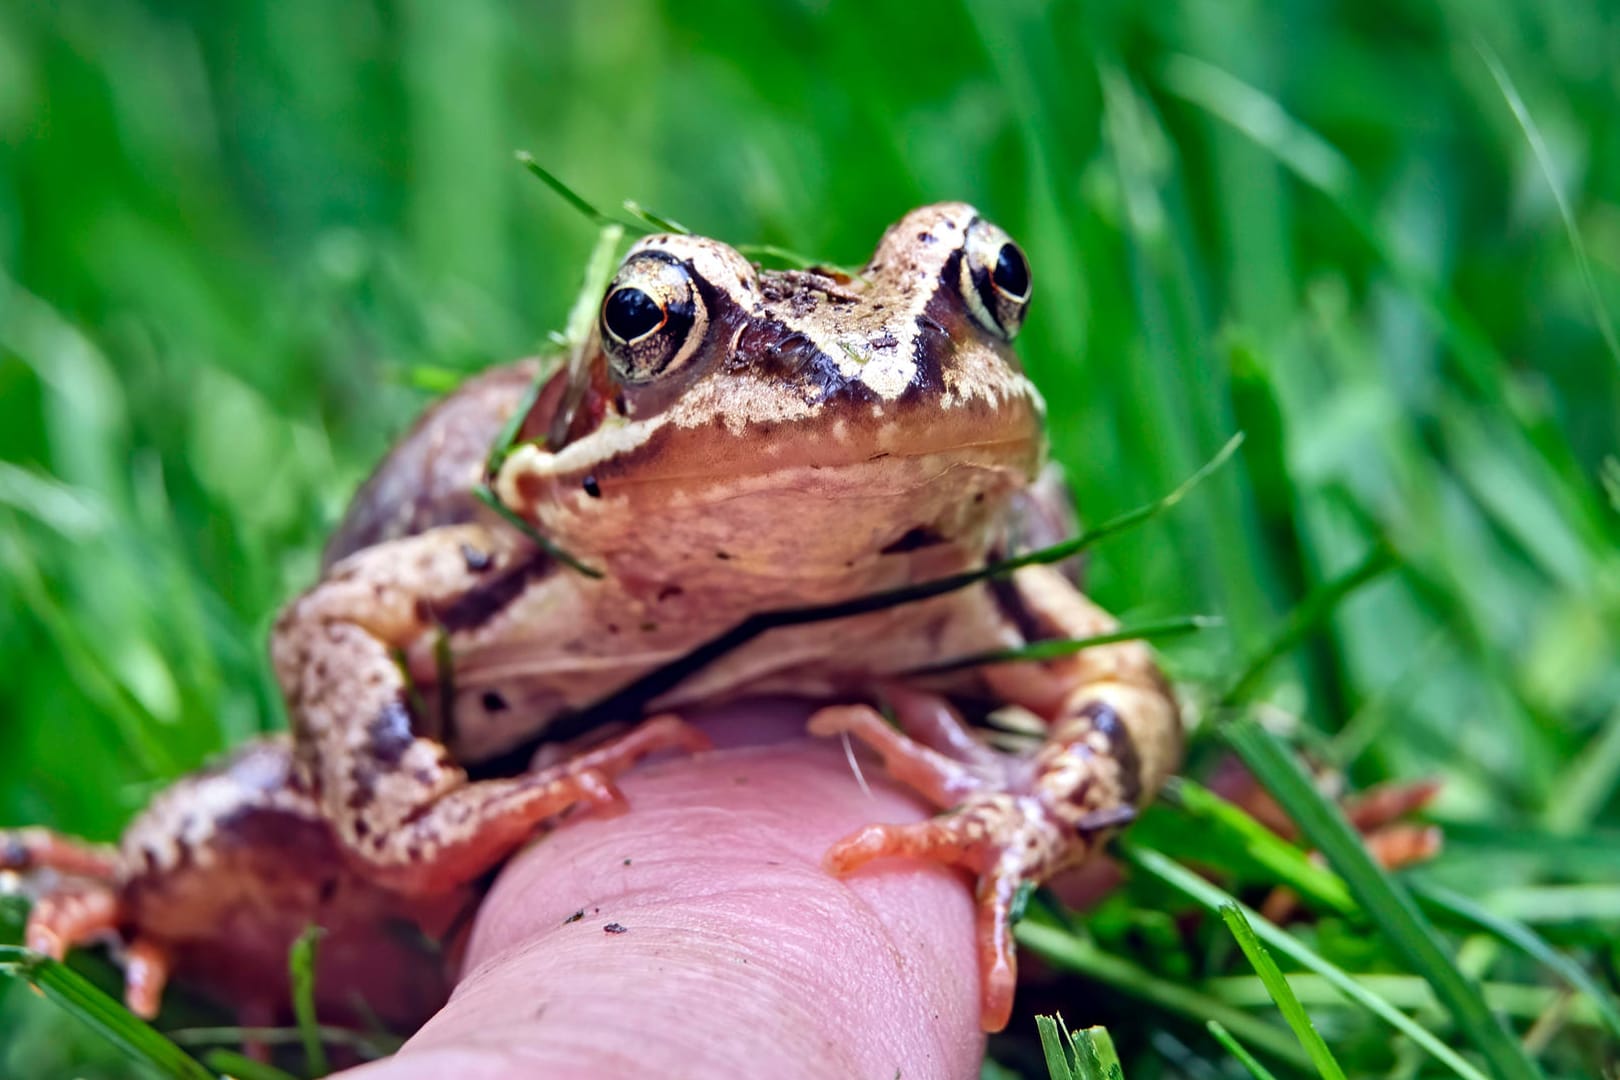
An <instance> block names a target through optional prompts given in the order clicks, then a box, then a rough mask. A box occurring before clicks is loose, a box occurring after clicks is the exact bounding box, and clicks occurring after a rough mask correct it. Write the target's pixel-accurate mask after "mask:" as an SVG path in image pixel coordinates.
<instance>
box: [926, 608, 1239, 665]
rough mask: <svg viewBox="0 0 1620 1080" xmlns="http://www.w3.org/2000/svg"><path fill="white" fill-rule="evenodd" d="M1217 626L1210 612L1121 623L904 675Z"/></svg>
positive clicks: (1157, 638) (1054, 655)
mask: <svg viewBox="0 0 1620 1080" xmlns="http://www.w3.org/2000/svg"><path fill="white" fill-rule="evenodd" d="M1219 625H1221V620H1220V619H1218V618H1214V617H1212V616H1209V615H1183V616H1181V617H1179V618H1174V619H1164V620H1161V621H1159V622H1151V623H1140V624H1138V625H1136V626H1122V627H1120V628H1119V629H1118V630H1114V631H1110V632H1109V633H1106V634H1095V635H1093V636H1091V637H1084V638H1054V639H1052V640H1050V641H1037V642H1034V643H1032V644H1029V645H1024V646H1021V647H1019V648H1016V649H993V650H991V651H989V652H982V653H973V654H972V655H970V656H959V657H956V658H954V659H951V660H944V661H941V662H940V663H937V664H927V665H925V666H923V667H918V668H912V669H911V670H910V671H907V672H905V673H904V674H906V675H938V674H941V673H942V672H947V671H961V670H963V669H964V668H973V667H981V666H983V665H985V664H1010V663H1021V662H1029V661H1039V660H1055V659H1057V658H1058V657H1060V656H1073V655H1074V654H1075V653H1078V652H1084V651H1085V650H1086V649H1093V648H1096V647H1097V646H1098V645H1112V644H1114V643H1116V642H1120V641H1160V640H1163V639H1164V638H1172V637H1180V636H1182V635H1183V634H1193V633H1197V632H1198V631H1200V630H1207V629H1209V628H1210V627H1212V626H1219Z"/></svg>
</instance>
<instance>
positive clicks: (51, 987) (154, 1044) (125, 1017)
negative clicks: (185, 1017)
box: [0, 945, 215, 1080]
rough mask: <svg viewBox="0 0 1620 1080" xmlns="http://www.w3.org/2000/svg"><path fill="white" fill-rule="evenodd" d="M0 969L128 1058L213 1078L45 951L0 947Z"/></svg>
mask: <svg viewBox="0 0 1620 1080" xmlns="http://www.w3.org/2000/svg"><path fill="white" fill-rule="evenodd" d="M0 972H3V973H5V974H7V975H13V976H15V977H17V978H19V979H22V980H24V981H25V982H27V983H28V984H29V985H30V986H32V987H34V988H35V989H37V990H39V991H40V992H41V993H43V994H44V995H45V996H46V997H48V998H50V999H51V1000H52V1001H54V1002H56V1003H57V1004H58V1005H60V1006H61V1007H62V1008H64V1009H66V1010H67V1011H68V1013H69V1014H71V1015H72V1016H73V1017H74V1018H75V1019H77V1020H78V1021H80V1022H81V1023H83V1024H85V1025H87V1026H89V1027H92V1028H94V1029H95V1030H97V1031H99V1032H100V1033H101V1034H102V1035H103V1036H105V1037H106V1038H107V1039H108V1040H109V1041H110V1042H112V1043H113V1045H115V1046H117V1047H118V1049H119V1050H121V1051H123V1053H124V1055H125V1056H126V1057H128V1058H129V1059H130V1060H131V1061H133V1062H136V1063H138V1064H140V1065H144V1066H146V1067H147V1068H148V1069H151V1070H152V1071H153V1072H155V1073H157V1074H158V1075H160V1076H164V1077H170V1078H173V1080H215V1078H214V1076H213V1074H212V1073H210V1072H209V1071H208V1070H207V1069H205V1068H203V1066H202V1064H201V1063H200V1062H198V1061H197V1059H196V1058H194V1057H192V1056H191V1055H190V1054H187V1053H186V1052H185V1051H184V1050H182V1049H180V1048H179V1047H178V1046H176V1045H175V1044H174V1043H172V1042H170V1041H169V1040H168V1039H166V1038H164V1037H163V1035H162V1034H161V1033H159V1032H158V1031H157V1029H155V1028H153V1027H152V1026H151V1025H150V1024H148V1023H146V1022H145V1021H143V1020H141V1019H140V1018H139V1017H138V1016H136V1015H135V1014H134V1013H132V1012H130V1011H129V1010H128V1009H126V1008H124V1007H123V1006H122V1005H120V1004H119V1003H118V1002H116V1001H114V1000H113V999H112V998H110V997H108V996H107V995H106V994H104V993H102V992H101V991H100V990H98V989H97V988H96V987H95V986H93V985H91V983H90V982H89V981H88V980H86V979H85V978H84V976H82V975H80V974H79V973H78V972H76V971H74V970H73V969H72V968H70V967H68V966H67V965H66V964H62V963H58V962H57V961H55V960H52V959H51V958H50V957H48V956H41V955H40V954H39V953H35V952H30V951H29V950H27V949H23V948H19V947H17V946H14V945H4V946H0Z"/></svg>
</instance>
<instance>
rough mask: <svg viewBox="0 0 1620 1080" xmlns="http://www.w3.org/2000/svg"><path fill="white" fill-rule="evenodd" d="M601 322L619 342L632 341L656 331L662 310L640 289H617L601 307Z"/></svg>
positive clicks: (660, 321)
mask: <svg viewBox="0 0 1620 1080" xmlns="http://www.w3.org/2000/svg"><path fill="white" fill-rule="evenodd" d="M602 320H603V321H604V322H606V323H607V328H608V329H609V330H611V331H613V333H614V335H615V336H617V337H618V338H619V340H621V341H634V340H636V338H638V337H641V336H642V335H643V334H646V333H649V332H650V331H653V330H656V329H658V328H659V327H660V326H661V325H663V322H664V309H663V308H661V307H659V306H658V303H657V302H656V301H655V300H653V298H652V297H650V296H648V295H647V294H646V293H644V292H642V291H641V290H640V289H619V290H617V291H616V292H615V293H614V294H613V295H612V296H610V297H608V298H607V303H606V304H603V305H602Z"/></svg>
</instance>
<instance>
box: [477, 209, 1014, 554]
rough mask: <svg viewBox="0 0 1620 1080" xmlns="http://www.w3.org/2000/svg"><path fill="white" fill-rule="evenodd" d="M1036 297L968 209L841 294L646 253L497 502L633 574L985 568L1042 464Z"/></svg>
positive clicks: (1004, 239) (675, 245)
mask: <svg viewBox="0 0 1620 1080" xmlns="http://www.w3.org/2000/svg"><path fill="white" fill-rule="evenodd" d="M1030 285H1031V282H1030V272H1029V266H1028V264H1027V262H1026V261H1025V259H1024V255H1023V253H1022V252H1021V251H1020V250H1019V248H1018V246H1017V245H1016V244H1014V243H1013V242H1012V240H1011V239H1010V238H1009V237H1008V236H1007V234H1006V233H1005V232H1003V231H1002V230H1001V229H1000V228H998V227H997V226H995V225H993V224H991V223H990V222H989V221H987V220H985V219H984V218H982V217H980V216H979V215H978V213H977V212H976V211H975V210H974V209H973V208H972V207H971V206H967V205H965V204H962V203H941V204H938V205H935V206H927V207H923V208H922V209H919V210H914V211H912V212H911V213H910V214H907V215H906V216H905V217H904V218H902V219H901V220H900V221H899V222H898V223H897V224H895V225H894V226H892V227H891V228H890V229H889V230H888V231H887V232H886V233H885V234H884V236H883V239H882V241H881V242H880V243H879V244H878V248H877V251H876V252H875V253H874V254H873V256H872V259H871V261H870V262H869V263H867V265H866V266H865V268H863V269H862V270H861V271H860V273H859V274H858V275H857V276H855V277H850V276H848V275H846V274H842V273H839V272H836V271H831V270H821V269H817V270H810V271H780V272H778V271H764V272H761V271H759V270H758V269H757V268H756V267H755V266H754V265H753V264H751V263H750V262H749V261H748V260H747V259H745V258H743V257H742V256H741V255H740V254H738V253H737V252H736V251H735V250H733V249H732V248H730V247H727V246H726V245H725V244H722V243H719V242H718V241H715V240H709V239H704V238H701V237H695V236H672V235H659V236H649V237H646V238H644V239H642V240H641V241H639V242H638V243H637V244H636V245H635V246H634V247H633V248H631V250H630V252H629V253H628V254H627V255H626V257H625V259H624V262H623V263H622V264H621V265H620V267H619V270H618V273H617V274H616V275H615V277H614V278H613V281H612V283H611V284H610V285H609V286H608V289H607V292H606V294H605V295H604V297H603V299H602V304H601V308H600V314H599V318H598V321H597V322H598V324H597V329H596V332H595V334H594V335H593V337H592V340H591V342H590V343H589V345H588V347H587V362H586V364H585V367H584V368H583V369H582V370H581V371H580V372H579V373H578V375H577V377H576V379H575V381H574V384H573V385H572V386H571V387H570V388H569V392H568V395H567V396H568V397H570V398H572V401H571V402H570V403H569V404H568V405H566V406H564V407H563V408H561V409H557V408H556V406H555V404H553V405H552V406H551V408H552V409H554V410H555V412H554V416H553V419H552V420H551V422H550V430H549V432H543V433H531V434H543V435H544V436H545V438H544V439H543V440H540V442H539V443H525V444H523V445H520V446H519V447H518V448H517V449H516V450H515V451H514V452H513V453H512V454H511V455H510V456H509V457H508V458H507V459H506V462H505V464H504V465H503V467H502V469H501V471H500V474H499V476H498V477H497V478H496V484H495V487H496V492H497V494H498V495H499V496H500V498H501V499H502V501H503V502H505V503H506V504H507V505H508V506H510V507H512V508H513V509H515V510H516V511H517V512H518V513H520V514H521V515H523V516H524V517H526V518H528V519H530V520H532V521H533V522H535V524H536V525H537V526H538V527H539V528H540V529H541V530H542V531H544V532H546V533H547V534H548V535H551V536H552V537H554V538H555V539H556V540H557V541H558V542H559V543H561V544H562V546H564V547H565V548H569V549H571V550H573V551H575V552H576V553H578V554H580V555H582V556H585V557H587V558H592V557H594V558H596V559H598V560H604V559H605V560H607V561H609V562H613V563H617V562H619V561H620V559H621V557H622V558H623V559H625V560H635V561H636V564H637V565H640V566H643V567H645V566H647V564H648V561H649V560H651V561H652V562H653V564H654V565H659V564H662V565H663V566H668V565H671V564H676V563H680V564H686V563H689V562H692V561H694V560H698V559H708V560H711V561H712V560H713V559H715V558H716V557H717V556H718V557H721V558H723V559H726V560H728V561H733V562H739V563H742V564H744V565H750V564H751V565H755V566H757V567H760V568H762V569H764V568H774V570H775V571H776V572H780V571H781V569H782V567H783V566H784V565H785V564H787V563H792V564H793V565H796V566H804V567H805V571H804V572H805V574H806V575H813V574H816V573H820V572H823V570H824V569H825V568H826V567H831V566H835V565H850V564H851V561H852V560H859V559H863V558H866V557H868V556H871V555H875V554H877V553H880V552H882V551H884V550H885V549H886V548H890V547H892V546H893V545H895V544H902V543H905V544H910V545H913V546H915V545H917V544H918V543H919V542H935V541H945V542H953V543H956V544H958V545H960V546H964V547H966V548H969V549H974V550H976V551H981V552H982V548H983V546H984V544H985V543H986V542H987V541H986V540H985V536H986V535H987V531H988V527H989V525H990V523H991V522H992V521H993V519H994V516H995V511H996V509H997V508H998V507H999V506H1001V505H1002V503H1003V501H1004V499H1005V498H1006V496H1007V495H1008V494H1009V493H1010V492H1012V491H1013V490H1015V489H1016V488H1018V487H1020V486H1022V485H1024V484H1025V483H1027V482H1028V481H1029V480H1030V478H1031V477H1032V476H1033V475H1034V473H1035V471H1036V470H1037V469H1038V467H1039V464H1040V461H1041V457H1042V454H1043V452H1044V436H1043V432H1042V412H1043V406H1042V403H1041V399H1040V396H1039V394H1038V393H1037V392H1036V391H1035V389H1034V387H1033V386H1032V385H1031V384H1030V382H1029V381H1028V379H1026V378H1025V377H1024V374H1023V371H1022V369H1021V367H1020V365H1019V362H1018V359H1017V357H1016V355H1015V354H1014V352H1013V349H1012V340H1013V338H1014V337H1015V336H1016V335H1017V333H1018V330H1019V327H1020V326H1021V325H1022V323H1023V319H1024V311H1025V308H1026V306H1027V304H1028V301H1029V295H1030ZM553 401H555V398H554V397H553ZM908 538H909V539H908Z"/></svg>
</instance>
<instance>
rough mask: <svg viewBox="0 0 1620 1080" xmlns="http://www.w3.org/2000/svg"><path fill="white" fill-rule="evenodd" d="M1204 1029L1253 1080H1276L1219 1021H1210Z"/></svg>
mask: <svg viewBox="0 0 1620 1080" xmlns="http://www.w3.org/2000/svg"><path fill="white" fill-rule="evenodd" d="M1204 1027H1205V1028H1206V1029H1207V1030H1208V1031H1209V1034H1210V1037H1211V1038H1213V1039H1214V1040H1215V1041H1216V1042H1218V1043H1220V1044H1221V1045H1222V1046H1224V1047H1225V1048H1226V1052H1227V1053H1228V1054H1231V1055H1232V1056H1233V1057H1235V1058H1237V1060H1238V1064H1239V1065H1242V1066H1243V1067H1244V1068H1245V1069H1248V1070H1249V1075H1250V1076H1252V1077H1254V1080H1277V1078H1276V1077H1275V1076H1273V1075H1272V1074H1271V1070H1269V1069H1267V1068H1266V1067H1265V1066H1264V1065H1262V1064H1260V1062H1258V1061H1256V1060H1255V1057H1254V1055H1253V1054H1251V1053H1249V1051H1248V1048H1247V1047H1245V1046H1244V1045H1243V1044H1242V1043H1240V1042H1238V1041H1237V1039H1235V1038H1233V1037H1232V1033H1231V1032H1230V1031H1227V1030H1226V1029H1225V1028H1224V1027H1222V1026H1221V1024H1220V1021H1218V1020H1211V1021H1209V1023H1207V1024H1205V1025H1204Z"/></svg>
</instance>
